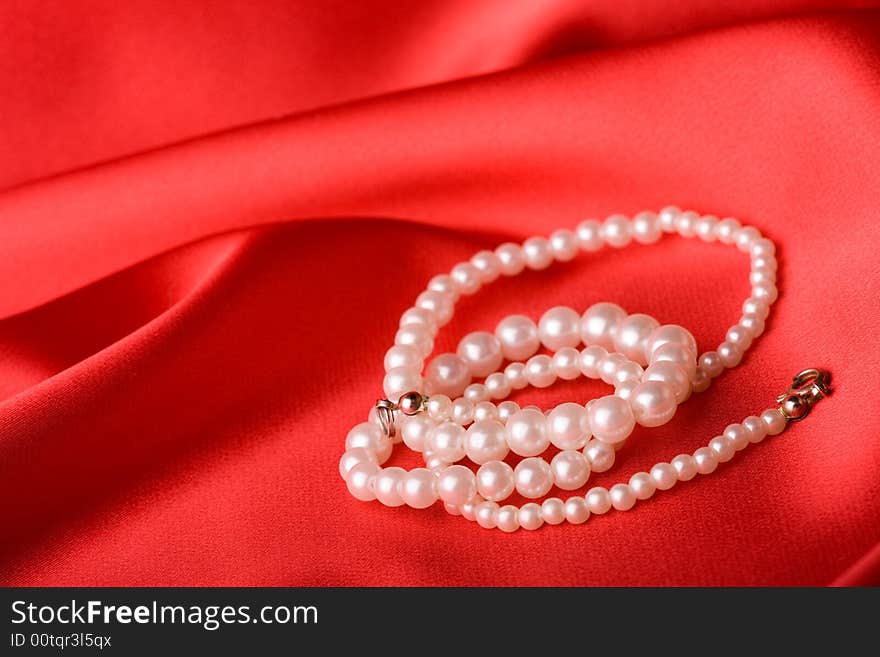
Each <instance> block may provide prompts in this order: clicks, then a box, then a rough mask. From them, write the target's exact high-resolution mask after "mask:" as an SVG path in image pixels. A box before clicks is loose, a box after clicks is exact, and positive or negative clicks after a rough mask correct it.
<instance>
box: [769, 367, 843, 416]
mask: <svg viewBox="0 0 880 657" xmlns="http://www.w3.org/2000/svg"><path fill="white" fill-rule="evenodd" d="M830 394H831V373H830V372H828V371H827V370H820V369H817V368H815V367H812V368H810V369H807V370H804V371H803V372H799V373H798V374H797V375H796V376H795V377H794V379H792V381H791V385H790V386H789V387H788V390H786V391H785V392H783V393H782V394H781V395H779V396H778V397H777V398H776V401H777V403H779V404H780V406H779V412H780V413H782V415H783V416H784V417H785V419H786V420H788V421H789V422H796V421H798V420H803V419H804V418H805V417H807V415H809V413H810V411H811V410H812V408H813V405H814V404H816V402H818V401H819V400H820V399H824V398H825V397H827V396H828V395H830Z"/></svg>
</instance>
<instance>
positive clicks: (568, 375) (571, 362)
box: [552, 347, 581, 381]
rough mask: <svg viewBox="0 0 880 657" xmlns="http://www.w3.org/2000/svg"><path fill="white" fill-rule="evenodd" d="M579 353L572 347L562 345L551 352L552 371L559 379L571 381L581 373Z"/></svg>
mask: <svg viewBox="0 0 880 657" xmlns="http://www.w3.org/2000/svg"><path fill="white" fill-rule="evenodd" d="M580 358H581V353H580V352H579V351H578V350H577V349H575V348H574V347H562V349H560V350H559V351H557V352H556V353H555V354H553V359H552V360H553V371H554V372H555V373H556V376H558V377H559V378H560V379H563V380H565V381H573V380H575V379H576V378H578V377H579V376H580V375H581V366H580Z"/></svg>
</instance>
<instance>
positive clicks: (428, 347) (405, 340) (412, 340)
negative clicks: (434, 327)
mask: <svg viewBox="0 0 880 657" xmlns="http://www.w3.org/2000/svg"><path fill="white" fill-rule="evenodd" d="M394 344H396V345H411V346H413V347H415V348H416V349H417V350H418V352H419V355H420V356H422V357H423V358H424V357H425V356H427V355H428V354H430V353H431V351H433V350H434V337H433V334H432V333H431V332H430V331H429V330H428V329H427V328H426V327H425V326H423V325H420V324H407V325H406V326H403V327H401V328H400V329H398V331H397V333H395V334H394Z"/></svg>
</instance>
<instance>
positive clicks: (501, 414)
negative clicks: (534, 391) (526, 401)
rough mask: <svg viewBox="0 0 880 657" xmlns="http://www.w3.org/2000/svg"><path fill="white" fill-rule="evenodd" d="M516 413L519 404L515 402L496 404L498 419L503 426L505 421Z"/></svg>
mask: <svg viewBox="0 0 880 657" xmlns="http://www.w3.org/2000/svg"><path fill="white" fill-rule="evenodd" d="M516 413H519V404H517V403H516V402H514V401H503V402H501V403H500V404H498V419H499V420H501V422H502V423H503V424H507V421H508V420H509V419H510V418H511V417H513V415H515V414H516Z"/></svg>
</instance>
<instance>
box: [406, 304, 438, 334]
mask: <svg viewBox="0 0 880 657" xmlns="http://www.w3.org/2000/svg"><path fill="white" fill-rule="evenodd" d="M410 324H418V325H420V326H424V327H425V328H426V329H428V330H429V331H430V332H431V333H436V332H437V318H436V317H434V313H432V312H431V311H430V310H425V309H424V308H417V307H415V306H414V307H412V308H408V309H407V310H406V311H405V312H404V313H403V314H402V315H401V316H400V324H399V326H401V327H403V326H409V325H410Z"/></svg>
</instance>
